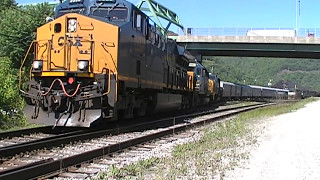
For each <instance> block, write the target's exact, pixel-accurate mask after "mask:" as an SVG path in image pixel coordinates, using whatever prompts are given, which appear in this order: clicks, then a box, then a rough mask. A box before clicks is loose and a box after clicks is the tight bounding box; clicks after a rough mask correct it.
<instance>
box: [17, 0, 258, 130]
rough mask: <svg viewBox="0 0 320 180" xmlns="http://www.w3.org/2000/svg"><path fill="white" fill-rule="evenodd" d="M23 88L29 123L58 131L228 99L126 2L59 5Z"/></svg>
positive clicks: (35, 48)
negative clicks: (56, 127) (61, 128)
mask: <svg viewBox="0 0 320 180" xmlns="http://www.w3.org/2000/svg"><path fill="white" fill-rule="evenodd" d="M30 57H32V58H33V59H32V62H29V61H28V58H30ZM27 67H30V68H29V69H28V68H27ZM23 74H29V79H28V80H24V78H22V75H23ZM19 86H20V92H21V93H22V95H23V96H24V98H25V101H26V107H25V114H26V116H27V117H28V118H29V120H30V122H32V123H38V124H47V125H54V126H82V127H90V126H92V125H93V124H95V123H97V122H99V121H114V120H118V119H120V118H132V117H136V116H144V115H145V114H147V113H157V112H158V113H159V112H165V111H167V110H171V111H173V110H178V109H185V108H191V107H196V106H199V105H203V104H206V103H209V102H214V101H217V100H220V99H221V98H223V95H226V94H223V93H222V92H224V93H226V90H225V91H222V87H220V79H219V78H218V77H217V76H215V75H212V74H210V73H209V72H208V71H207V69H206V68H204V67H203V66H202V65H201V64H200V63H198V62H197V60H196V59H195V58H194V56H192V55H191V54H190V53H189V52H188V51H186V50H185V49H184V48H183V47H181V46H179V45H177V44H176V43H175V41H174V40H172V39H169V38H167V37H166V36H165V35H163V33H161V29H160V27H159V26H157V24H156V23H154V22H153V21H152V20H151V19H150V18H149V17H148V16H147V15H146V14H144V13H143V12H142V11H140V10H139V9H138V8H137V7H136V6H134V5H133V4H131V3H129V2H127V1H125V0H66V1H64V2H63V3H61V4H59V5H58V6H56V8H55V18H54V20H52V21H50V22H48V23H47V24H45V25H43V26H41V27H39V28H38V29H37V38H36V40H35V41H34V42H33V43H32V44H31V45H30V48H29V50H28V52H27V55H26V58H25V59H24V60H23V62H22V65H21V68H20V82H19ZM223 87H224V88H226V86H225V85H224V86H223ZM236 92H237V91H236ZM243 92H244V91H243ZM262 94H263V93H261V95H262ZM246 97H247V96H246ZM252 97H253V94H252ZM232 98H234V97H232Z"/></svg>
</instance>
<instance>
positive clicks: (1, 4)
mask: <svg viewBox="0 0 320 180" xmlns="http://www.w3.org/2000/svg"><path fill="white" fill-rule="evenodd" d="M16 5H17V4H16V2H15V0H1V1H0V12H2V11H4V10H6V9H8V8H10V7H14V6H16Z"/></svg>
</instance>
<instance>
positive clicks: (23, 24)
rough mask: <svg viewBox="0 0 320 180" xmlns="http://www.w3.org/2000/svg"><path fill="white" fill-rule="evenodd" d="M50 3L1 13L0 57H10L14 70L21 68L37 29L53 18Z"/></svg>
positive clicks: (11, 9) (10, 9) (16, 8)
mask: <svg viewBox="0 0 320 180" xmlns="http://www.w3.org/2000/svg"><path fill="white" fill-rule="evenodd" d="M52 14H53V9H52V7H51V6H49V4H48V3H44V4H38V5H35V6H23V7H15V8H9V9H7V10H3V11H2V12H0V19H1V21H0V56H2V57H9V58H10V59H11V60H12V62H13V63H12V65H13V67H14V68H19V67H20V63H21V61H22V60H23V58H24V55H25V53H26V51H27V49H28V47H29V45H30V43H31V42H32V40H33V39H35V37H36V30H37V27H39V26H41V25H43V24H44V23H45V18H46V17H48V16H52Z"/></svg>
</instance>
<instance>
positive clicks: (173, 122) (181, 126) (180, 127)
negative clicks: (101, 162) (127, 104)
mask: <svg viewBox="0 0 320 180" xmlns="http://www.w3.org/2000/svg"><path fill="white" fill-rule="evenodd" d="M268 105H272V104H256V105H247V106H242V107H233V108H226V109H221V110H220V111H219V112H223V111H224V112H223V113H222V114H219V115H218V114H217V115H216V116H215V117H213V118H209V119H201V120H197V121H190V120H187V123H184V122H185V121H186V119H189V118H192V117H198V116H200V115H206V114H210V113H213V112H215V113H216V112H218V111H217V110H216V111H214V110H211V111H210V112H208V111H206V112H203V113H195V114H191V115H184V116H180V117H174V118H165V119H163V120H161V121H159V120H158V121H153V122H148V123H141V124H136V125H134V126H129V127H123V128H121V129H120V128H119V129H114V130H111V131H116V132H114V133H116V134H119V133H124V132H133V131H136V130H139V131H141V130H142V129H150V128H152V127H155V126H157V127H163V126H164V125H165V126H168V128H161V129H159V130H157V131H156V132H154V131H150V132H149V133H145V134H141V133H138V134H139V135H138V136H137V137H133V138H132V139H131V138H129V139H127V138H126V139H123V140H121V141H119V140H117V141H116V142H115V141H112V142H113V143H108V145H107V146H103V147H98V148H97V149H92V150H89V151H84V152H82V153H79V154H74V155H72V156H69V157H65V158H61V159H57V160H54V161H51V160H49V161H45V162H39V163H36V165H30V166H28V165H25V167H26V168H21V167H16V169H10V171H0V179H16V178H19V177H24V178H26V179H29V178H37V177H39V176H42V175H45V174H49V173H53V172H58V171H59V172H63V169H66V168H68V167H70V166H74V165H77V164H80V163H83V162H87V161H90V160H92V159H95V158H98V157H101V156H104V155H107V154H110V153H114V152H117V151H119V150H123V149H125V148H128V147H132V146H135V145H138V144H141V143H144V142H148V141H151V140H155V139H158V138H160V137H164V136H167V135H170V134H175V133H178V132H182V131H185V130H186V129H190V128H193V127H195V126H201V125H203V124H206V123H208V122H213V121H217V120H220V119H223V118H226V117H229V116H232V115H235V114H238V113H241V112H245V111H249V110H252V109H256V108H259V107H264V106H268ZM97 133H98V132H94V133H93V134H95V135H93V134H90V133H88V134H86V136H88V135H89V134H90V135H89V136H91V137H97V136H96V135H99V136H101V135H103V134H110V130H105V131H101V132H99V133H98V134H97ZM31 170H32V172H33V173H30V171H31Z"/></svg>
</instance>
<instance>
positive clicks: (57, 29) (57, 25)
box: [54, 23, 61, 33]
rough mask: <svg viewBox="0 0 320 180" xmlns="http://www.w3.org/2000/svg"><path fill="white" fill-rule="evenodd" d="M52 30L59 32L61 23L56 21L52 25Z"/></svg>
mask: <svg viewBox="0 0 320 180" xmlns="http://www.w3.org/2000/svg"><path fill="white" fill-rule="evenodd" d="M54 32H55V33H59V32H61V24H60V23H57V24H55V25H54Z"/></svg>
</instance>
